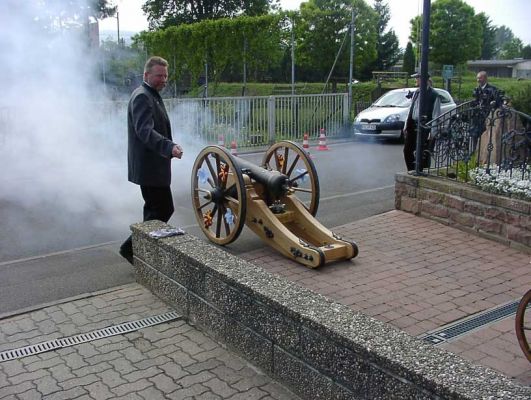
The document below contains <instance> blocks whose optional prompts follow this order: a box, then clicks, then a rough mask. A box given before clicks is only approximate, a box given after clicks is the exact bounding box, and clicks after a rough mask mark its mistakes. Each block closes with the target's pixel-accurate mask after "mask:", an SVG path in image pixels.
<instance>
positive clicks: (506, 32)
mask: <svg viewBox="0 0 531 400" xmlns="http://www.w3.org/2000/svg"><path fill="white" fill-rule="evenodd" d="M495 36H496V38H495V41H496V56H499V55H500V54H501V51H502V49H503V46H505V44H506V43H509V42H510V41H511V40H513V39H514V34H513V31H512V30H511V28H508V27H506V26H505V25H502V26H499V27H497V28H496V34H495Z"/></svg>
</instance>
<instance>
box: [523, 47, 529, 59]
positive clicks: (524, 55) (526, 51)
mask: <svg viewBox="0 0 531 400" xmlns="http://www.w3.org/2000/svg"><path fill="white" fill-rule="evenodd" d="M522 58H524V59H525V60H531V45H526V46H524V47H522Z"/></svg>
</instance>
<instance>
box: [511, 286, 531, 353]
mask: <svg viewBox="0 0 531 400" xmlns="http://www.w3.org/2000/svg"><path fill="white" fill-rule="evenodd" d="M530 301H531V289H530V290H528V291H527V293H526V294H524V297H522V300H520V304H519V305H518V309H517V311H516V318H515V324H514V325H515V330H516V337H517V338H518V343H520V347H521V348H522V351H523V352H524V354H525V356H526V358H527V360H528V361H529V362H531V352H530V351H529V340H528V339H527V338H528V335H529V333H528V332H529V331H530V330H531V309H530V308H529V307H528V306H529V302H530ZM526 314H527V315H526Z"/></svg>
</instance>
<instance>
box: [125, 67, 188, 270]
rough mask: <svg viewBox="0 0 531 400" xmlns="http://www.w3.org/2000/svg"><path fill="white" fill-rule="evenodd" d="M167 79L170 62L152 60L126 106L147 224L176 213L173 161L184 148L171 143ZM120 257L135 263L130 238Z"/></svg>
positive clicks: (131, 175) (131, 163) (132, 174)
mask: <svg viewBox="0 0 531 400" xmlns="http://www.w3.org/2000/svg"><path fill="white" fill-rule="evenodd" d="M167 80H168V62H167V61H166V60H165V59H163V58H161V57H151V58H150V59H149V60H147V62H146V65H145V66H144V82H142V85H140V86H139V87H138V88H136V89H135V90H134V91H133V93H132V94H131V99H130V100H129V105H128V107H127V132H128V150H127V160H128V179H129V181H130V182H132V183H135V184H137V185H140V191H141V192H142V197H143V199H144V221H149V220H153V219H156V220H160V221H164V222H168V220H169V219H170V217H171V215H172V214H173V210H174V208H173V198H172V194H171V188H170V184H171V159H172V158H174V157H175V158H179V159H180V158H181V157H182V155H183V150H182V148H181V146H179V145H178V144H175V143H174V142H173V140H172V135H171V126H170V119H169V118H168V114H167V113H166V108H165V107H164V102H163V101H162V97H161V96H160V94H159V92H160V91H161V90H162V89H164V87H165V86H166V81H167ZM120 254H121V255H122V256H123V257H124V258H126V259H127V261H129V262H130V263H131V264H132V263H133V242H132V239H131V236H129V237H128V238H127V239H126V241H125V242H124V243H123V244H122V245H121V247H120Z"/></svg>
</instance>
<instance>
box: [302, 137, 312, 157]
mask: <svg viewBox="0 0 531 400" xmlns="http://www.w3.org/2000/svg"><path fill="white" fill-rule="evenodd" d="M302 148H303V149H304V151H305V152H306V154H308V156H310V157H311V154H310V143H309V142H308V134H307V133H305V134H304V137H303V139H302Z"/></svg>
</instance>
